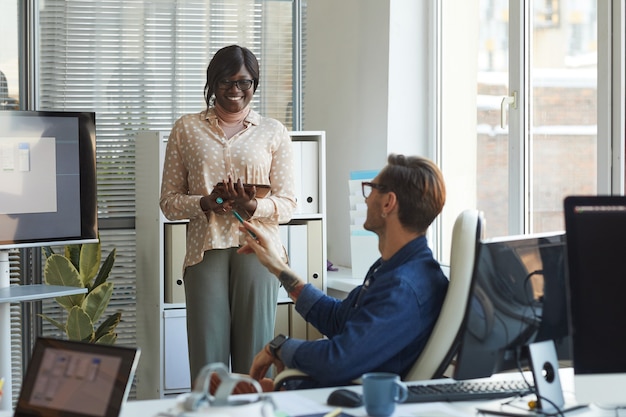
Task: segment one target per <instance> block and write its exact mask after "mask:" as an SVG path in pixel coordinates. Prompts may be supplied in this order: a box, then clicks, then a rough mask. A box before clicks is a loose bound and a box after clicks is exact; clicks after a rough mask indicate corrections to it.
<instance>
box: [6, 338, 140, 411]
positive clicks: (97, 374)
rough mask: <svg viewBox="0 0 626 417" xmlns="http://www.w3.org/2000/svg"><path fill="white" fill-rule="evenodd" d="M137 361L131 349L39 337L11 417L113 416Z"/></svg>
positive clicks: (135, 352)
mask: <svg viewBox="0 0 626 417" xmlns="http://www.w3.org/2000/svg"><path fill="white" fill-rule="evenodd" d="M138 359H139V350H138V349H136V348H127V347H119V346H110V345H98V344H91V343H82V342H74V341H67V340H58V339H51V338H39V339H37V342H36V344H35V348H34V350H33V355H32V359H31V362H30V364H29V365H28V370H27V372H26V376H25V378H24V381H23V383H22V390H21V392H20V397H19V399H18V402H17V406H16V409H15V417H22V416H41V415H45V416H61V415H63V416H70V417H85V416H93V417H117V416H118V415H119V413H120V410H121V407H122V404H123V402H124V401H125V400H126V398H127V397H128V392H129V391H130V386H131V383H132V378H133V376H134V372H135V370H136V367H137V362H138Z"/></svg>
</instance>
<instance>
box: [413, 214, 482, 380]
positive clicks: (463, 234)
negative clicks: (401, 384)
mask: <svg viewBox="0 0 626 417" xmlns="http://www.w3.org/2000/svg"><path fill="white" fill-rule="evenodd" d="M483 223H484V220H483V215H482V213H481V212H480V211H478V210H471V209H470V210H465V211H463V212H462V213H461V214H459V216H458V217H457V219H456V221H455V223H454V228H453V229H452V246H451V248H450V276H449V279H450V284H449V286H448V292H447V294H446V297H445V299H444V301H443V306H442V308H441V313H439V317H438V318H437V322H436V323H435V327H434V328H433V331H432V333H431V335H430V337H429V338H428V342H426V346H425V347H424V350H423V351H422V353H421V355H420V356H419V357H418V358H417V361H415V364H414V365H413V367H412V368H411V370H410V371H409V373H408V375H407V376H406V377H405V378H404V379H405V381H419V380H427V379H432V378H439V377H441V376H442V375H443V372H444V371H445V370H446V368H447V366H448V364H449V363H450V361H451V360H452V357H453V356H454V354H455V352H456V349H457V347H458V346H457V345H458V334H459V330H460V329H461V325H462V323H463V317H464V315H465V310H466V307H467V302H468V298H469V292H470V287H471V283H472V274H473V272H474V262H475V260H476V250H477V248H478V244H479V243H480V239H481V237H482V234H483Z"/></svg>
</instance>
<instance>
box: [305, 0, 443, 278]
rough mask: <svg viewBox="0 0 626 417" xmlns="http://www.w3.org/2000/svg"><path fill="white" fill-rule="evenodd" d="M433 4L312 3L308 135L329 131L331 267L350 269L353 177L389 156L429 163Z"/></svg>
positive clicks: (408, 0) (396, 0) (403, 0)
mask: <svg viewBox="0 0 626 417" xmlns="http://www.w3.org/2000/svg"><path fill="white" fill-rule="evenodd" d="M428 3H429V2H427V1H415V0H389V1H381V0H342V1H337V0H313V1H309V2H308V10H307V22H306V24H305V27H306V42H307V46H306V47H307V60H306V62H305V83H304V109H305V114H304V124H303V129H304V130H325V131H326V141H327V142H326V154H327V155H326V164H327V175H326V178H327V187H326V191H327V199H326V201H327V230H328V259H329V260H330V261H331V262H333V263H334V264H336V265H343V266H351V260H350V230H349V224H350V218H349V208H350V206H349V200H348V179H349V173H350V171H355V170H368V169H380V168H382V167H383V166H384V165H385V163H386V158H387V154H388V153H391V152H396V153H405V154H421V155H424V156H427V157H431V158H432V155H429V141H428V140H427V137H428V131H429V127H428V106H429V99H428V92H429V83H428V79H427V70H426V69H427V64H426V63H427V62H428V59H427V58H428V47H427V42H426V39H427V33H428V24H427V22H428V7H427V6H428ZM407 81H408V82H407ZM372 261H373V260H372Z"/></svg>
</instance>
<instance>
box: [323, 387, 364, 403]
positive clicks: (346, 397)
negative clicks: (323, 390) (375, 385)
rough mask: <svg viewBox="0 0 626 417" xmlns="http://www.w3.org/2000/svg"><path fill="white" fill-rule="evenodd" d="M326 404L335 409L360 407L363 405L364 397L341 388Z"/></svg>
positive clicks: (332, 394)
mask: <svg viewBox="0 0 626 417" xmlns="http://www.w3.org/2000/svg"><path fill="white" fill-rule="evenodd" d="M326 403H327V404H328V405H333V406H335V407H360V406H362V405H363V397H362V396H361V394H359V393H356V392H354V391H351V390H349V389H347V388H339V389H336V390H335V391H333V392H331V393H330V395H329V396H328V399H327V400H326Z"/></svg>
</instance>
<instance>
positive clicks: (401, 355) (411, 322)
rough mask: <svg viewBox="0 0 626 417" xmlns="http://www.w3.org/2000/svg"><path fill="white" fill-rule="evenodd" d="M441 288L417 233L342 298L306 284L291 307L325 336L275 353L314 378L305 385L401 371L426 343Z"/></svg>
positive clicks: (434, 266)
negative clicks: (365, 374)
mask: <svg viewBox="0 0 626 417" xmlns="http://www.w3.org/2000/svg"><path fill="white" fill-rule="evenodd" d="M447 288H448V279H447V278H446V277H445V275H444V274H443V272H442V271H441V267H440V266H439V263H438V262H437V261H435V259H434V258H433V255H432V252H431V250H430V248H429V247H428V244H427V241H426V238H425V237H424V236H421V237H418V238H416V239H414V240H413V241H411V242H409V243H408V244H406V245H405V246H404V247H403V248H402V249H400V250H399V251H398V252H397V253H396V254H395V255H393V257H391V259H389V260H387V261H382V259H378V260H377V261H376V262H375V263H374V264H373V265H372V266H371V267H370V269H369V271H368V273H367V275H366V277H365V280H364V282H363V285H360V286H358V287H357V288H355V289H354V290H353V291H351V292H350V294H349V295H348V297H347V298H346V299H345V300H337V299H335V298H332V297H329V296H327V295H325V294H324V293H323V292H321V291H320V290H318V289H316V288H315V287H314V286H312V285H310V284H307V285H305V287H304V289H303V290H302V292H301V293H300V296H299V297H298V300H297V302H296V310H297V311H298V313H300V314H301V315H302V316H303V317H304V318H305V319H306V320H307V321H308V322H309V323H311V324H312V325H314V326H315V327H316V328H317V329H318V330H319V331H320V332H321V333H322V334H324V335H326V336H327V337H328V338H327V339H320V340H316V341H305V340H299V339H289V340H287V342H285V343H284V344H283V345H282V347H281V349H280V357H281V359H282V361H283V363H284V364H285V365H286V366H287V367H289V368H296V369H299V370H301V371H304V372H306V373H307V374H308V375H309V376H311V377H312V378H313V379H314V380H315V383H314V384H310V385H309V384H307V387H309V386H334V385H347V384H349V383H350V381H352V380H354V379H356V378H359V377H360V376H361V375H362V374H363V373H365V372H373V371H385V372H394V373H396V374H399V375H401V376H404V375H406V374H407V373H408V372H409V370H410V368H411V366H412V365H413V363H414V362H415V360H416V359H417V357H418V356H419V354H420V353H421V352H422V349H423V348H424V345H425V344H426V341H427V340H428V336H429V335H430V333H431V331H432V328H433V326H434V324H435V320H436V319H437V317H438V315H439V311H440V310H441V305H442V303H443V299H444V297H445V294H446V291H447ZM301 387H302V386H301Z"/></svg>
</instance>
